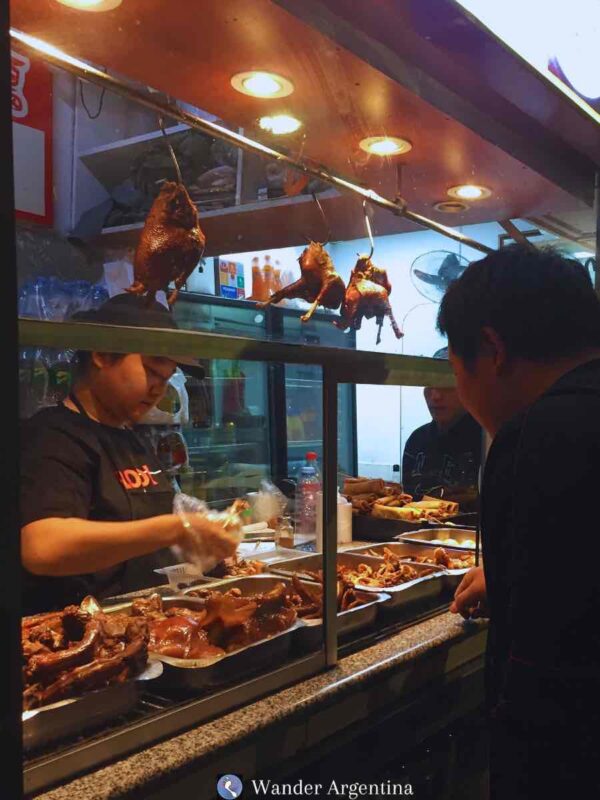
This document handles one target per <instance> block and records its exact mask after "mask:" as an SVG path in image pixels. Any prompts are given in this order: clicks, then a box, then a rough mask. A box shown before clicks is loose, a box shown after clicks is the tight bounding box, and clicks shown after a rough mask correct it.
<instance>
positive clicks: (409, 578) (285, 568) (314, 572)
mask: <svg viewBox="0 0 600 800" xmlns="http://www.w3.org/2000/svg"><path fill="white" fill-rule="evenodd" d="M322 565H323V562H322V558H321V556H320V555H312V556H305V557H304V558H297V559H292V560H290V561H287V562H282V563H281V564H276V565H275V566H274V567H272V571H273V572H277V573H279V574H282V575H286V576H289V577H292V575H293V574H294V573H296V574H297V575H298V577H299V578H302V579H304V580H309V581H311V580H312V581H317V582H318V581H322V571H321V570H322ZM337 574H338V579H341V580H343V581H345V582H347V583H350V584H352V585H353V586H354V587H355V588H356V589H358V590H360V591H363V592H375V593H378V592H384V593H385V594H387V595H389V597H388V599H387V600H385V601H384V602H383V603H382V608H384V609H389V608H395V607H396V606H399V605H401V604H406V603H412V602H414V601H417V600H418V601H421V600H428V599H437V598H441V596H442V595H443V594H444V591H445V583H444V570H442V569H440V568H436V567H431V566H428V565H426V564H408V563H403V562H400V561H399V560H397V561H395V562H386V561H384V560H383V559H381V558H375V557H373V556H367V555H362V554H360V555H359V554H357V553H351V552H350V553H349V552H344V553H338V554H337Z"/></svg>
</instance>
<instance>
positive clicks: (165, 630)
mask: <svg viewBox="0 0 600 800" xmlns="http://www.w3.org/2000/svg"><path fill="white" fill-rule="evenodd" d="M205 616H206V613H205V612H202V613H200V614H197V613H193V612H192V613H190V612H189V610H188V609H179V614H173V615H171V616H168V617H163V619H160V620H155V621H153V622H151V623H150V645H149V646H150V650H151V651H152V652H155V653H160V654H161V655H163V656H171V658H209V657H213V656H222V655H224V653H225V651H224V650H222V649H221V648H220V647H215V646H214V645H212V644H211V643H210V642H209V640H208V632H207V630H206V629H205V628H204V627H203V623H204V617H205Z"/></svg>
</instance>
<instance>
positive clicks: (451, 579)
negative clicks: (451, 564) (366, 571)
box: [349, 541, 475, 594]
mask: <svg viewBox="0 0 600 800" xmlns="http://www.w3.org/2000/svg"><path fill="white" fill-rule="evenodd" d="M439 546H440V547H441V545H439ZM384 547H387V548H388V549H389V550H391V551H392V552H393V553H396V554H397V555H398V556H399V557H400V558H402V559H404V558H406V559H407V561H409V562H411V563H419V562H418V561H417V558H418V557H419V556H428V557H429V556H431V554H432V553H433V550H432V548H431V546H430V545H425V544H415V543H413V542H412V541H410V542H408V541H403V542H386V543H385V544H372V545H361V546H360V547H355V548H352V549H351V550H350V551H349V552H351V553H359V554H360V553H362V552H369V551H370V552H372V553H378V552H380V553H381V554H382V555H383V549H384ZM444 550H445V551H446V552H447V553H448V554H449V555H451V556H456V557H460V556H464V555H465V552H466V548H462V547H444ZM473 555H475V553H474V552H473ZM374 557H376V556H374ZM430 566H433V565H430ZM439 569H440V570H443V571H444V584H445V586H446V588H447V590H448V592H449V593H450V594H454V592H455V590H456V588H457V587H458V585H459V583H460V582H461V581H462V579H463V577H464V576H465V575H466V574H467V572H468V571H469V570H470V569H471V567H463V568H462V569H446V568H444V567H441V566H440V567H439Z"/></svg>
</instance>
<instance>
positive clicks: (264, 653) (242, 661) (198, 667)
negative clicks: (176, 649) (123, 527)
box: [124, 575, 304, 690]
mask: <svg viewBox="0 0 600 800" xmlns="http://www.w3.org/2000/svg"><path fill="white" fill-rule="evenodd" d="M277 583H286V581H282V580H281V578H277V577H274V576H272V575H269V576H267V575H252V576H248V577H247V578H234V579H225V580H222V581H218V582H216V581H215V582H213V583H211V584H210V589H211V591H212V590H214V591H217V592H219V591H223V592H225V591H228V590H229V589H232V588H233V587H234V586H237V587H239V588H240V589H241V590H242V593H243V594H244V595H250V594H257V593H259V592H265V591H269V589H272V588H273V587H274V586H275V585H276V584H277ZM192 588H193V587H192ZM196 588H209V586H207V585H206V584H205V585H204V586H203V587H196ZM187 591H190V589H188V590H187ZM202 605H203V603H202V600H201V599H197V598H194V597H188V596H186V595H185V594H183V593H182V594H180V595H177V596H176V597H174V596H171V597H164V598H163V607H164V608H172V607H173V606H178V607H187V608H198V607H201V606H202ZM124 610H126V609H124ZM303 626H304V623H303V622H302V621H301V620H298V621H296V622H295V623H294V625H292V626H291V627H290V628H288V629H287V630H285V631H282V632H281V633H278V634H276V635H275V636H271V637H270V638H268V639H262V640H261V641H260V642H255V643H254V644H251V645H248V646H247V647H242V648H240V649H239V650H235V651H234V652H233V653H226V654H225V655H222V656H217V657H213V658H206V659H189V658H171V657H170V656H163V655H160V654H159V653H153V654H152V658H153V659H157V660H159V661H160V662H161V663H162V664H163V666H164V672H163V675H162V677H161V678H160V680H159V684H160V685H161V686H164V687H168V688H174V689H178V688H187V689H196V690H197V689H205V688H208V687H211V686H218V685H220V684H223V683H228V682H230V681H233V680H237V681H239V680H240V678H243V677H245V676H246V675H249V674H250V673H253V672H257V671H259V670H261V669H267V668H269V669H273V667H274V666H277V664H278V662H282V661H284V660H285V658H286V657H287V656H288V654H289V651H290V648H291V643H292V637H293V636H294V634H295V632H296V631H297V630H298V629H299V628H302V627H303Z"/></svg>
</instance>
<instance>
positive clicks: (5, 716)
mask: <svg viewBox="0 0 600 800" xmlns="http://www.w3.org/2000/svg"><path fill="white" fill-rule="evenodd" d="M8 28H9V20H8V3H2V4H1V6H0V30H1V32H2V46H1V48H0V75H1V76H2V77H1V79H0V109H1V111H0V139H1V141H2V144H3V151H4V152H3V158H2V175H1V178H0V181H1V185H2V192H1V193H0V250H1V254H2V263H3V264H4V274H3V279H2V284H3V292H2V298H1V300H0V304H1V313H0V337H1V341H2V344H3V347H4V354H5V362H4V365H3V380H4V386H3V389H2V406H3V413H4V418H5V420H6V423H7V424H6V425H5V427H4V430H3V437H2V456H1V457H0V482H1V485H2V558H1V559H0V640H1V641H2V650H3V653H4V655H3V656H2V664H1V666H0V749H1V751H2V756H3V759H4V766H3V767H2V791H1V794H2V796H3V797H7V798H8V797H10V798H14V799H15V800H18V798H20V797H22V794H23V778H22V763H23V754H22V728H21V709H22V683H21V662H22V657H21V552H20V550H21V546H20V524H19V523H20V520H19V426H18V421H19V364H18V359H19V349H18V336H17V334H18V329H17V258H16V252H15V223H14V219H15V204H14V185H13V148H12V119H11V81H10V72H11V57H10V40H9V38H8V36H7V35H6V34H7V32H8Z"/></svg>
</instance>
